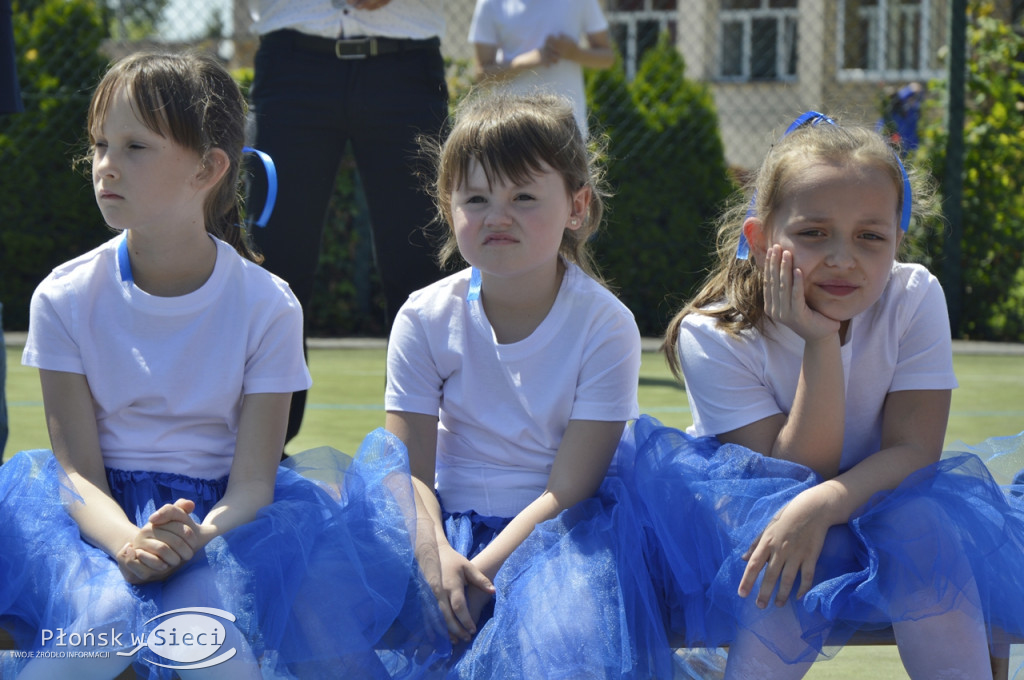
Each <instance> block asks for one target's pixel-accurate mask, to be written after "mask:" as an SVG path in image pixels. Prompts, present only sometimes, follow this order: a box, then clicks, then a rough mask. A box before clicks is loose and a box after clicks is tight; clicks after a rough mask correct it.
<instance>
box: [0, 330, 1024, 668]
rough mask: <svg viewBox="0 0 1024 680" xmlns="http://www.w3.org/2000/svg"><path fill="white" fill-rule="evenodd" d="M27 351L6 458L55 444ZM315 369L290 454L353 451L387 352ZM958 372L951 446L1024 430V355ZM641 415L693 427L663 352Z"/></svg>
mask: <svg viewBox="0 0 1024 680" xmlns="http://www.w3.org/2000/svg"><path fill="white" fill-rule="evenodd" d="M20 351H21V350H20V348H18V347H8V348H7V371H8V375H7V400H8V412H9V419H10V430H11V432H10V438H9V440H8V442H7V447H6V450H5V455H6V457H9V456H10V455H12V454H13V453H14V452H16V451H19V450H22V449H28V448H41V447H48V446H49V443H48V438H47V435H46V428H45V423H44V421H43V408H42V398H41V395H40V390H39V379H38V376H37V374H36V371H35V370H31V369H27V368H25V367H23V366H21V355H20ZM309 367H310V372H311V373H312V374H313V381H314V385H313V388H312V390H310V394H309V401H308V405H307V410H306V416H305V420H304V421H303V426H302V430H301V431H300V433H299V435H298V437H296V438H295V439H294V440H293V441H292V442H291V443H290V444H289V446H288V451H289V452H290V453H292V452H296V451H301V450H303V449H307V448H313V447H316V446H321V445H324V444H329V445H331V446H334V447H335V448H338V449H341V450H343V451H345V452H348V453H354V452H355V450H356V448H357V447H358V445H359V442H360V441H361V440H362V438H363V436H364V435H365V434H366V433H367V432H368V431H370V430H372V429H373V428H375V427H380V426H382V425H383V424H384V410H383V394H384V351H383V350H381V349H312V350H310V354H309ZM954 367H955V369H956V373H957V377H958V379H959V381H960V388H959V389H957V390H955V391H954V392H953V406H952V412H951V416H950V422H949V427H948V429H947V437H946V441H947V444H950V443H953V442H956V441H963V442H965V443H967V444H975V443H978V442H980V441H982V440H984V439H985V438H987V437H992V436H1007V435H1013V434H1017V433H1018V432H1021V431H1022V430H1024V356H1021V355H1016V356H993V355H983V356H975V355H966V354H958V355H956V356H955V357H954ZM640 410H641V412H643V413H648V414H651V415H653V416H655V417H657V418H658V419H660V420H661V421H662V422H664V423H665V424H666V425H671V426H673V427H680V428H682V427H686V426H687V425H689V424H690V422H691V421H690V414H689V409H688V408H687V402H686V393H685V392H684V391H683V390H682V389H681V388H680V387H679V386H678V385H677V384H676V382H675V380H674V379H673V378H672V375H671V374H670V373H669V371H668V368H667V367H666V366H665V362H664V360H663V359H662V357H661V356H660V355H658V354H649V353H648V354H644V360H643V367H642V369H641V375H640ZM1019 662H1020V660H1019V659H1017V663H1018V664H1019ZM807 677H808V678H812V679H815V680H854V679H855V678H871V679H873V680H889V679H895V678H900V679H902V678H906V677H907V675H906V673H905V672H904V671H903V668H902V665H901V664H900V661H899V655H898V654H897V652H896V648H895V647H887V646H883V647H849V648H846V649H844V650H843V651H842V652H840V653H839V655H838V656H837V657H836V658H835V659H834V660H832V661H830V662H827V663H819V664H816V665H815V666H814V668H813V669H812V671H811V673H810V674H809V675H808V676H807Z"/></svg>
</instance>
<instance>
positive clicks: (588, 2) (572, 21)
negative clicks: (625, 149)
mask: <svg viewBox="0 0 1024 680" xmlns="http://www.w3.org/2000/svg"><path fill="white" fill-rule="evenodd" d="M606 30H608V20H607V19H606V18H605V16H604V13H603V12H602V11H601V6H600V5H599V4H598V3H597V0H477V3H476V9H475V11H474V12H473V22H472V24H470V28H469V42H470V43H474V44H477V43H479V44H484V45H494V46H496V47H497V48H498V55H497V61H498V63H499V64H503V63H508V62H510V61H512V60H513V59H515V58H516V57H518V56H519V55H520V54H524V53H526V52H529V51H530V50H535V49H537V48H540V47H543V46H544V41H545V40H546V39H547V38H548V36H551V35H558V34H561V33H564V34H566V35H568V36H569V37H571V38H573V39H574V40H576V41H579V40H581V39H582V38H583V37H584V36H587V35H591V34H593V33H599V32H601V31H606ZM504 86H506V87H508V88H509V89H510V90H511V91H513V92H517V93H532V92H534V91H537V90H541V91H544V92H549V93H554V94H561V95H565V96H566V97H568V98H569V99H571V100H572V102H573V111H574V112H575V113H576V120H577V122H578V123H579V126H580V130H582V131H583V136H584V137H586V135H587V98H586V94H585V92H584V89H583V67H582V66H580V65H579V64H577V63H576V62H574V61H569V60H566V59H563V60H561V61H559V62H558V63H557V64H554V65H552V66H545V67H541V68H538V69H536V70H534V71H524V72H522V73H520V74H519V75H517V76H516V77H515V78H514V79H512V80H511V81H509V82H508V83H506V84H504Z"/></svg>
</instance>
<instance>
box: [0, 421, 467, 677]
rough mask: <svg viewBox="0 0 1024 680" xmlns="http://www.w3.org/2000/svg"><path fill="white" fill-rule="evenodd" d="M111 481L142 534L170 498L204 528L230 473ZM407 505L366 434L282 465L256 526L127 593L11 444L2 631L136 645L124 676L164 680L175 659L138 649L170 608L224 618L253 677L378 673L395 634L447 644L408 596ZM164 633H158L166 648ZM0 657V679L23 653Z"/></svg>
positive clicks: (56, 482)
mask: <svg viewBox="0 0 1024 680" xmlns="http://www.w3.org/2000/svg"><path fill="white" fill-rule="evenodd" d="M395 441H397V440H395ZM107 477H108V481H109V484H110V489H111V492H112V495H113V497H114V498H115V500H117V502H118V503H119V504H120V505H121V507H122V508H123V509H124V510H125V512H126V514H127V515H128V517H129V518H130V519H132V520H133V521H135V522H136V523H138V524H139V525H140V526H141V525H142V524H144V523H145V522H146V521H147V518H148V516H149V515H150V514H151V513H152V512H153V511H154V510H156V509H157V508H159V507H160V506H162V505H163V504H165V503H172V502H174V501H175V500H176V499H178V498H189V499H191V500H193V501H195V503H196V509H195V512H194V513H193V514H194V516H195V519H197V520H201V519H202V518H203V517H204V516H205V514H206V513H207V512H208V511H209V510H210V509H211V508H212V507H213V506H214V505H215V504H216V503H217V502H218V501H219V499H220V498H221V497H222V496H223V494H224V491H225V488H226V480H216V481H211V480H202V479H193V478H189V477H184V476H180V475H174V474H164V473H148V472H126V471H121V470H108V472H107ZM412 498H413V497H412V489H411V486H410V484H409V471H408V462H407V460H406V458H405V457H404V456H403V455H402V454H401V450H400V449H399V448H398V447H396V446H395V445H394V443H393V442H392V441H390V440H389V439H388V438H387V437H377V438H368V440H367V442H366V443H364V445H363V446H362V447H361V449H360V451H359V453H358V455H357V457H356V458H355V459H351V458H349V457H347V456H345V455H343V454H340V453H339V452H337V451H334V450H331V449H318V450H314V451H309V452H304V453H302V454H298V455H297V456H293V457H292V458H291V459H290V460H289V461H288V462H287V463H286V464H284V465H282V467H281V468H279V471H278V474H277V482H276V487H275V495H274V502H273V503H272V504H271V505H269V506H267V507H265V508H263V509H262V510H260V512H259V514H258V515H257V516H256V518H255V519H254V520H253V521H251V522H249V523H247V524H245V525H243V526H240V527H237V528H235V529H233V530H231V531H229V532H227V533H225V534H224V535H222V536H220V537H218V538H217V539H215V540H213V541H211V542H210V543H209V544H208V545H207V546H206V547H205V549H204V550H203V551H202V552H200V553H198V554H197V555H196V556H195V557H194V558H193V559H192V560H191V561H190V562H189V563H188V564H187V565H186V566H185V567H183V568H182V569H180V570H179V571H178V572H176V573H175V574H173V575H172V576H171V577H170V578H168V579H167V580H166V581H164V582H160V583H153V584H146V585H143V586H132V585H129V584H128V583H126V582H125V581H124V579H123V578H122V576H121V574H120V572H119V570H118V568H117V565H116V563H115V562H114V561H113V560H112V559H111V558H110V557H108V556H107V555H106V554H105V553H104V552H102V551H101V550H99V549H97V548H94V547H92V546H90V545H88V544H86V543H85V542H84V541H83V540H82V539H81V538H80V535H79V530H78V526H77V524H76V523H75V522H74V520H72V518H71V517H70V516H69V515H68V513H67V511H66V509H65V508H66V505H67V504H68V503H71V502H75V500H74V499H75V495H74V492H73V491H72V490H71V489H70V485H69V483H68V480H67V478H66V477H65V476H64V475H63V472H62V470H61V468H60V466H59V465H58V464H57V463H56V461H55V459H54V457H53V455H52V453H51V452H49V451H44V450H36V451H23V452H21V453H19V454H17V455H15V456H14V457H13V458H12V459H11V460H10V461H8V462H7V463H5V464H4V465H3V466H2V467H0V625H2V626H3V627H4V628H6V629H7V630H8V631H9V632H10V633H11V635H12V636H13V637H14V639H15V641H16V643H17V644H18V646H19V649H20V650H23V651H32V652H34V653H36V654H38V653H39V652H45V651H47V650H50V651H54V650H57V649H60V648H57V647H55V645H56V644H58V638H56V637H55V632H57V631H62V632H63V633H64V635H65V637H64V638H63V640H64V643H65V645H68V643H69V642H75V643H77V644H76V646H75V647H74V648H73V649H74V651H76V652H79V653H90V652H99V653H102V654H104V655H106V656H108V657H113V655H114V654H116V652H119V651H120V652H124V653H126V654H127V653H130V652H133V651H134V650H136V648H138V649H137V651H136V652H135V653H133V654H132V655H131V658H130V659H129V661H130V662H134V665H135V669H136V671H137V672H138V673H139V674H140V675H141V676H142V677H149V678H168V677H171V676H172V671H171V670H169V669H168V668H165V667H163V666H171V667H172V668H173V667H181V665H182V664H183V663H186V662H184V661H181V659H179V658H178V657H174V658H173V659H171V658H168V657H164V656H163V655H162V654H157V653H156V652H155V651H154V649H155V648H154V647H153V645H151V644H142V645H141V646H140V645H139V643H140V642H142V643H145V642H146V641H149V642H152V641H153V639H154V638H153V637H152V636H150V634H151V633H153V632H154V631H155V630H156V628H157V627H159V625H160V623H161V622H166V621H168V619H167V618H166V614H167V613H168V612H173V611H175V610H178V609H185V610H189V611H191V610H192V609H193V608H197V607H205V608H213V609H215V610H217V611H219V612H226V613H228V614H230V615H232V616H233V617H234V622H233V624H232V623H231V622H230V619H225V618H221V619H219V623H220V624H221V625H225V626H227V627H228V629H229V630H228V632H226V633H224V634H223V635H224V639H225V642H226V643H229V642H231V639H232V635H234V639H235V640H236V643H237V644H235V645H234V646H233V647H232V648H233V649H235V648H237V650H236V651H238V650H245V649H246V648H248V652H249V653H251V655H252V657H254V658H255V659H258V660H259V662H260V664H261V668H262V673H263V676H264V677H281V678H326V677H352V678H356V677H358V678H387V677H389V672H388V669H387V668H386V666H385V664H384V663H383V662H382V661H381V660H380V658H379V657H378V655H377V653H376V650H377V648H378V647H379V646H380V645H381V643H382V642H381V641H382V640H385V639H387V636H388V635H389V634H391V631H392V630H394V629H395V628H396V627H399V626H403V625H404V626H405V627H406V628H407V629H408V630H412V631H415V634H411V635H405V636H403V637H404V641H403V644H404V645H405V647H403V649H410V648H412V647H414V646H420V647H429V648H431V649H433V648H440V649H442V650H443V648H444V646H445V644H447V635H446V633H445V632H444V623H443V621H442V620H441V619H440V615H439V613H436V611H435V610H436V605H434V603H432V602H431V601H429V600H427V599H425V598H424V597H423V593H421V592H420V593H419V599H418V600H417V599H416V597H413V596H411V595H410V594H411V593H416V592H417V591H416V589H417V588H419V587H420V585H421V584H420V583H419V581H417V580H416V579H415V578H414V575H415V573H416V567H415V560H414V557H413V553H412V548H411V546H412V541H411V537H410V534H409V529H408V527H409V526H412V525H411V524H410V523H409V522H407V520H408V519H409V518H411V517H413V514H412V513H413V507H414V506H413V502H412ZM417 602H420V603H426V604H427V605H431V606H417ZM176 621H178V622H179V623H183V622H184V621H185V620H184V619H176ZM232 626H233V628H232ZM46 631H50V632H49V633H46ZM89 632H91V633H92V636H89V635H87V633H89ZM176 632H178V633H179V635H180V634H182V631H176ZM100 633H105V635H104V636H103V637H102V638H101V637H100ZM74 634H77V637H74ZM169 634H170V630H169V629H168V626H165V627H164V630H163V638H162V639H163V640H164V641H167V640H168V638H167V636H168V635H169ZM438 635H440V638H439V639H435V637H437V636H438ZM238 636H241V637H238ZM44 637H45V638H47V639H46V640H44V639H43V638H44ZM243 638H244V639H243ZM175 640H176V639H175ZM44 642H45V644H44ZM62 649H63V650H65V651H66V650H69V649H72V648H71V647H68V646H65V647H63V648H62ZM165 649H167V648H166V647H164V648H160V650H161V651H163V650H165ZM170 656H174V655H170ZM239 657H240V658H241V654H239ZM3 663H4V664H6V666H5V667H3V668H0V676H2V677H13V676H14V674H15V672H16V671H18V670H19V669H20V668H21V667H23V666H24V664H25V660H24V659H17V658H14V655H11V654H8V655H6V656H4V658H3ZM158 664H163V666H161V665H158Z"/></svg>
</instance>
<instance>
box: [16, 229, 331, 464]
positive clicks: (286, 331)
mask: <svg viewBox="0 0 1024 680" xmlns="http://www.w3.org/2000/svg"><path fill="white" fill-rule="evenodd" d="M123 238H124V236H122V235H118V236H117V237H115V238H113V239H111V240H110V241H108V242H107V243H105V244H104V245H102V246H100V247H98V248H96V249H95V250H93V251H91V252H89V253H86V254H85V255H82V256H80V257H78V258H75V259H74V260H71V261H70V262H66V263H65V264H62V265H60V266H59V267H57V268H56V269H54V270H53V272H52V273H51V274H50V275H49V276H47V277H46V279H44V280H43V282H42V283H41V284H39V287H38V288H37V289H36V291H35V294H34V295H33V296H32V306H31V311H30V321H29V332H28V339H27V341H26V344H25V351H24V354H23V356H22V362H23V363H24V364H25V365H27V366H34V367H37V368H41V369H46V370H51V371H64V372H68V373H79V374H83V375H85V376H86V378H87V379H88V381H89V388H90V390H91V391H92V396H93V406H94V408H95V410H96V421H97V426H98V429H99V440H100V450H101V451H102V452H103V462H104V464H105V465H106V466H107V467H110V468H117V469H122V470H148V471H152V472H176V473H180V474H184V475H188V476H190V477H198V478H201V479H218V478H220V477H223V476H224V475H226V474H228V472H229V470H230V467H231V459H232V456H233V455H234V452H235V437H236V435H237V433H238V418H239V414H240V412H241V405H242V396H243V395H245V394H253V393H267V392H272V393H283V392H294V391H296V390H302V389H307V388H308V387H309V386H310V384H311V383H312V381H311V379H310V376H309V371H308V370H307V369H306V363H305V360H304V359H303V355H302V310H301V308H300V307H299V304H298V302H297V301H296V300H295V297H294V296H293V295H292V293H291V290H290V289H289V288H288V285H287V284H286V283H285V282H284V281H282V280H281V279H279V278H277V277H275V276H273V275H272V274H270V273H269V272H267V271H266V270H264V269H263V268H261V267H259V266H258V265H255V264H253V263H252V262H249V261H248V260H245V259H243V258H242V257H241V256H239V255H238V253H237V252H235V250H234V248H232V247H231V246H229V245H228V244H226V243H224V242H222V241H218V240H215V242H216V244H217V261H216V264H215V266H214V269H213V274H212V275H211V276H210V278H209V279H208V280H207V281H206V282H205V283H204V284H203V285H202V286H201V287H200V288H199V289H198V290H196V291H194V292H192V293H189V294H187V295H182V296H178V297H157V296H153V295H149V294H148V293H145V292H143V291H142V290H141V289H139V288H138V287H137V286H135V285H133V284H131V283H125V282H123V281H122V280H121V274H120V268H119V265H118V257H117V248H118V245H119V243H120V242H121V240H122V239H123Z"/></svg>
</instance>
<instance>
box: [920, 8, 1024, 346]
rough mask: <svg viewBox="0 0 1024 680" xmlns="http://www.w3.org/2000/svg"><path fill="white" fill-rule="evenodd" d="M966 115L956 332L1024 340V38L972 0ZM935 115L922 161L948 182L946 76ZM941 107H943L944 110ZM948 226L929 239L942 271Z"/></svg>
mask: <svg viewBox="0 0 1024 680" xmlns="http://www.w3.org/2000/svg"><path fill="white" fill-rule="evenodd" d="M968 22H969V23H968V27H967V55H968V69H967V74H966V93H965V99H966V112H965V121H964V148H965V156H964V188H963V211H962V212H963V222H962V225H963V240H962V246H961V255H960V261H959V268H960V273H961V277H962V288H961V290H949V289H948V287H947V290H946V294H947V296H951V295H956V296H959V299H960V300H961V302H962V304H961V306H960V308H961V322H960V326H959V328H954V329H953V332H954V334H955V335H957V336H959V337H964V338H973V339H979V340H997V341H1012V342H1021V341H1024V260H1022V253H1024V174H1022V169H1024V38H1022V37H1021V35H1020V33H1019V31H1015V30H1014V28H1013V27H1012V26H1010V25H1008V24H1007V23H1006V22H1005V21H1002V20H1000V19H998V18H996V16H995V15H994V13H993V7H992V3H991V2H980V1H975V2H972V3H971V8H970V12H969V17H968ZM929 89H930V91H931V93H932V95H931V99H932V101H931V103H930V106H931V107H932V108H933V111H932V114H933V115H931V116H925V117H924V120H926V121H931V122H926V123H925V124H924V125H923V128H922V131H921V148H920V149H919V155H918V160H920V161H921V162H922V163H924V164H926V165H928V166H930V167H931V168H932V169H933V170H934V172H935V173H936V174H937V176H938V179H939V181H940V182H941V181H942V180H943V179H944V177H943V173H944V171H945V163H944V161H945V150H946V142H947V138H948V131H947V129H946V125H945V123H944V120H943V116H942V112H943V111H944V110H945V108H946V105H947V98H948V97H947V93H946V83H944V82H939V83H933V84H932V85H931V86H930V88H929ZM934 109H938V111H937V112H935V111H934ZM947 235H948V232H947V231H943V232H939V233H934V234H932V235H931V236H930V237H929V238H928V239H927V241H926V251H927V252H928V254H929V255H930V256H931V263H930V264H931V267H932V270H933V271H934V272H935V273H936V274H937V275H941V266H942V262H943V259H944V258H945V256H946V251H947V250H948V249H947V248H946V238H947Z"/></svg>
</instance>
